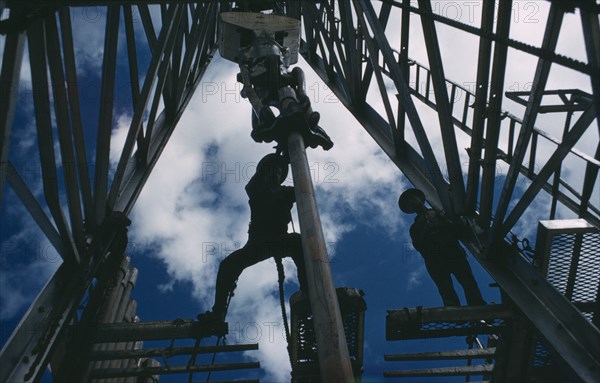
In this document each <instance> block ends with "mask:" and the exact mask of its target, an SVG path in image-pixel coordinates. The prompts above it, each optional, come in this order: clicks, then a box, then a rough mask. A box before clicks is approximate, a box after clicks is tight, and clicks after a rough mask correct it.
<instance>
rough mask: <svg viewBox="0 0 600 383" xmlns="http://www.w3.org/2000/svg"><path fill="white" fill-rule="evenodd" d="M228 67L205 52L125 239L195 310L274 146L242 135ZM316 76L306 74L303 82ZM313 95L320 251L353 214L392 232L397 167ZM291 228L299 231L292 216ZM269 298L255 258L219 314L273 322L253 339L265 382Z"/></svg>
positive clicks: (205, 299) (242, 225)
mask: <svg viewBox="0 0 600 383" xmlns="http://www.w3.org/2000/svg"><path fill="white" fill-rule="evenodd" d="M304 67H305V68H306V65H305V66H304ZM236 73H237V66H235V65H233V64H230V63H227V62H225V61H224V60H222V59H220V58H219V57H218V56H217V57H215V58H214V62H213V63H212V64H211V67H210V68H209V71H207V73H206V75H205V77H204V80H203V83H201V84H200V86H199V88H198V91H197V93H196V95H195V97H194V99H192V101H191V102H190V104H189V106H188V109H187V110H186V112H185V114H184V115H183V116H182V119H181V121H180V123H179V125H178V127H177V129H176V130H175V133H174V134H173V136H172V137H171V140H170V141H169V144H168V145H167V147H166V148H165V151H164V152H163V155H162V157H161V160H160V161H159V162H158V164H157V165H156V167H155V169H154V171H153V173H152V176H151V177H150V179H149V180H148V183H147V185H146V187H145V188H144V190H143V192H142V194H141V195H140V197H139V200H138V202H137V204H136V207H135V209H134V211H133V212H132V219H133V225H132V228H131V230H130V232H131V241H133V242H135V243H136V244H145V245H146V246H145V248H146V249H154V251H153V253H154V256H156V257H158V258H159V259H160V260H161V261H163V262H164V263H165V265H166V268H167V271H168V273H169V275H170V276H171V277H172V278H173V280H172V281H170V282H168V283H166V284H163V285H161V286H159V287H157V288H158V289H159V290H160V291H166V290H168V289H170V288H171V287H172V285H173V283H174V281H190V282H192V284H193V295H194V297H195V298H196V299H197V300H198V307H197V308H196V309H195V310H196V312H201V311H204V310H207V309H210V307H211V306H212V299H213V296H214V284H215V279H216V272H217V269H218V264H219V261H220V259H222V258H223V257H225V256H227V255H228V254H229V253H230V252H231V251H232V250H234V249H236V248H239V247H240V246H242V245H243V244H244V243H245V241H246V236H247V234H246V231H247V227H248V221H249V209H248V205H247V196H246V194H245V191H244V186H245V184H246V182H247V181H248V180H249V177H251V176H252V175H253V173H254V169H255V164H256V162H257V161H258V160H259V159H260V158H261V157H262V156H263V155H264V154H266V153H268V152H270V151H272V149H271V148H272V146H273V145H272V144H257V143H255V142H253V141H252V139H251V138H250V130H251V127H250V105H249V103H247V101H246V100H242V99H240V98H239V95H237V93H234V89H236V87H235V85H234V83H235V74H236ZM316 81H317V80H316V77H314V75H310V76H309V79H308V81H307V83H308V84H313V83H316ZM238 90H239V89H238ZM236 92H237V91H236ZM322 95H323V96H327V97H320V96H321V95H319V97H317V101H318V102H315V103H314V104H313V108H314V109H315V110H317V111H319V112H321V115H322V119H321V126H322V127H323V128H324V129H326V131H327V132H328V134H330V136H331V137H332V140H333V141H334V143H335V146H334V148H333V149H332V150H331V151H329V152H324V151H323V150H321V149H316V150H310V149H309V151H308V157H309V163H310V165H311V169H312V173H313V178H314V181H315V185H316V189H317V195H318V204H319V208H320V212H321V219H322V222H323V227H324V233H325V237H326V240H327V242H328V243H329V244H330V245H329V248H330V249H333V250H335V245H334V243H335V242H338V241H340V240H341V239H342V238H343V236H344V235H345V234H346V233H349V232H350V231H351V230H352V229H354V227H355V226H356V223H354V222H355V221H356V220H360V221H361V222H362V223H363V224H367V225H370V226H372V227H377V228H382V229H384V230H385V231H387V232H389V233H394V232H395V231H396V230H398V228H399V227H400V226H401V221H400V220H401V216H400V214H399V213H398V209H397V207H396V201H397V197H398V194H399V192H400V190H401V189H402V188H403V187H402V185H401V179H400V172H399V171H398V170H397V168H395V166H394V165H393V164H391V163H390V162H389V160H388V159H387V157H385V155H383V154H382V153H381V151H380V149H379V148H378V147H377V146H376V144H375V143H373V142H372V140H371V139H370V138H369V137H368V135H367V134H366V132H365V131H364V130H362V128H361V127H360V126H359V125H358V124H357V123H356V122H354V121H353V118H352V117H351V116H350V115H349V113H348V112H346V111H345V110H343V106H342V105H341V103H337V102H336V103H333V104H331V103H330V101H331V97H330V95H325V94H322ZM127 121H128V119H127V118H126V117H121V118H120V119H119V122H120V123H119V129H118V130H116V131H115V132H113V138H112V145H111V146H112V147H113V148H114V150H115V151H117V150H120V148H121V147H122V144H121V142H122V141H123V140H124V131H125V129H124V128H125V127H126V126H127V125H128V124H127V123H126V122H127ZM121 122H123V123H121ZM290 179H291V174H290ZM295 225H296V226H295V228H296V230H297V231H298V230H299V227H298V220H297V219H296V220H295ZM285 266H286V280H287V281H288V282H293V283H292V284H290V283H286V288H288V289H289V288H290V287H291V286H293V288H294V289H297V284H296V282H295V279H296V278H295V267H294V265H293V263H292V262H285ZM277 296H278V294H277V272H276V268H275V264H274V263H273V262H269V261H265V262H262V263H260V264H257V265H256V266H253V267H251V268H248V269H246V270H245V271H244V273H243V274H242V276H241V277H240V279H239V281H238V288H237V290H236V292H235V297H234V298H233V300H232V302H231V307H230V312H229V315H228V321H229V322H230V327H231V323H237V322H239V323H245V324H248V323H258V324H260V325H261V326H262V328H261V329H262V330H263V332H265V333H268V329H267V328H266V327H268V326H266V327H265V325H264V323H271V322H277V323H279V330H278V331H276V333H277V339H276V340H275V341H273V342H270V341H269V337H265V336H264V334H263V337H261V338H260V339H259V343H260V351H259V357H260V360H261V365H262V366H263V369H264V371H265V374H266V377H267V380H271V381H281V380H287V379H289V362H287V360H288V357H287V352H286V349H285V341H284V340H283V338H282V331H283V330H282V329H283V327H282V324H281V319H280V318H281V311H280V308H279V299H278V297H277ZM194 314H195V312H190V315H194Z"/></svg>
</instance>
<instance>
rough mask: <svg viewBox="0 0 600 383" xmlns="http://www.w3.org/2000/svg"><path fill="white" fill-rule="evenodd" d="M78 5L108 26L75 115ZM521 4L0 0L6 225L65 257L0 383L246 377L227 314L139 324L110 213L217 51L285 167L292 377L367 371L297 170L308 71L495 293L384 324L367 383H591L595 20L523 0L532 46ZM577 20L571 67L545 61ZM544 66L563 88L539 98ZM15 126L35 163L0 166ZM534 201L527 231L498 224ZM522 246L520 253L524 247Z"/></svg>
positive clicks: (555, 57) (595, 353)
mask: <svg viewBox="0 0 600 383" xmlns="http://www.w3.org/2000/svg"><path fill="white" fill-rule="evenodd" d="M469 3H473V2H469ZM538 3H539V4H538ZM446 6H447V4H446ZM90 7H93V9H94V10H95V11H98V10H101V12H103V15H104V16H103V17H104V19H105V20H104V21H103V22H104V29H103V34H102V38H103V40H102V44H101V45H102V47H99V49H100V50H101V52H100V54H99V55H97V58H98V57H99V58H101V63H96V64H98V68H99V69H98V73H96V74H95V76H96V77H97V78H98V79H99V84H100V85H99V86H98V89H97V95H95V96H94V97H95V98H94V100H93V101H94V102H93V103H91V102H83V97H85V89H84V88H85V84H82V83H81V76H82V72H83V71H84V70H83V69H82V68H81V65H82V64H81V62H80V61H78V60H79V57H78V54H79V53H80V52H81V49H82V47H80V46H78V45H77V42H78V41H79V42H81V41H80V40H78V39H76V38H75V35H74V33H75V32H74V28H73V22H74V14H75V13H77V12H79V13H81V12H82V11H83V12H86V10H89V9H92V8H90ZM518 7H519V4H518V1H512V0H501V1H500V2H498V3H495V2H492V1H482V2H481V3H477V4H476V6H474V7H470V8H468V9H469V12H474V13H473V20H471V18H470V19H469V22H463V21H462V20H457V19H456V18H453V17H451V16H449V14H448V12H446V11H447V9H446V11H444V9H445V8H444V4H437V3H435V2H431V1H428V0H417V1H411V0H397V1H392V0H382V1H373V2H371V1H367V0H352V1H350V0H326V1H231V2H230V1H216V0H214V1H211V0H204V1H197V2H185V1H158V0H157V1H144V2H142V1H133V0H132V1H126V0H125V1H117V0H44V1H42V0H39V1H38V0H30V1H20V0H4V1H0V36H1V40H0V44H2V67H1V69H0V92H1V93H0V97H1V99H2V102H0V129H1V137H2V141H1V143H0V149H1V153H0V155H1V158H0V160H1V162H0V164H1V169H0V201H1V202H2V206H3V209H4V211H3V213H2V218H3V220H4V219H5V217H8V216H9V215H8V213H7V212H6V210H7V208H5V207H6V206H7V204H8V202H7V201H10V203H12V202H13V201H18V202H19V203H20V204H22V206H23V207H24V210H26V211H27V213H28V214H29V216H30V218H31V219H32V222H35V224H36V226H37V228H38V229H39V231H41V232H42V233H43V234H44V236H45V237H46V239H47V241H48V242H49V243H50V245H51V246H52V248H53V249H54V250H55V251H56V253H57V254H58V255H59V256H60V260H61V262H62V263H61V265H60V266H59V267H58V268H57V270H56V272H55V273H54V274H53V275H52V277H51V278H50V279H49V281H48V282H47V283H46V285H45V286H44V287H43V288H42V290H41V291H40V292H39V294H37V297H36V298H35V299H34V300H33V302H32V303H31V305H30V307H29V309H28V310H27V311H26V312H25V314H24V315H23V317H22V319H21V320H20V322H19V323H18V324H17V325H16V326H15V328H14V329H13V330H12V333H11V335H10V336H9V337H8V338H7V339H6V340H5V342H4V345H3V346H2V350H1V352H0V383H4V382H10V383H12V382H40V381H47V380H48V379H51V380H53V381H56V382H73V381H82V382H83V381H92V382H156V381H159V379H160V377H162V376H166V375H177V376H184V377H185V378H182V379H186V378H187V381H188V382H192V381H194V379H195V377H197V376H200V375H202V376H203V377H204V378H205V379H206V381H210V380H211V379H212V377H213V376H217V377H218V376H219V375H218V374H219V373H220V372H222V371H230V372H231V371H235V372H238V371H240V372H239V375H237V376H238V377H246V376H249V375H247V371H251V370H256V369H259V368H260V361H259V360H256V359H252V358H254V356H255V355H256V352H255V351H256V350H257V349H258V344H256V343H248V344H228V343H227V341H226V339H227V338H226V335H227V333H228V331H229V329H228V324H227V323H226V322H209V321H202V320H197V319H185V318H183V319H182V318H172V319H171V320H167V321H145V320H144V318H140V317H138V307H137V302H136V300H135V299H134V297H135V294H134V293H133V289H134V286H135V285H136V283H137V279H138V271H137V269H136V268H135V267H134V266H133V264H135V263H136V259H130V257H129V256H128V255H127V245H128V240H127V238H128V226H130V224H131V221H130V220H129V218H128V217H129V215H130V213H131V211H132V209H133V208H134V206H135V204H136V201H137V199H138V196H139V195H140V192H141V191H142V189H143V187H144V185H145V184H146V182H147V180H148V178H149V177H150V174H151V173H152V171H153V169H154V167H155V165H156V163H157V161H158V160H159V158H160V156H161V154H162V152H163V149H164V148H165V146H166V145H167V143H168V141H169V138H170V137H171V135H172V134H173V132H174V129H175V127H176V126H177V124H178V122H179V121H180V119H181V117H182V115H183V114H184V112H185V110H186V108H187V107H188V104H189V103H190V101H191V99H192V97H193V95H194V94H195V93H196V92H197V91H198V86H199V84H201V82H202V80H203V76H204V74H205V72H206V69H207V67H208V66H209V64H210V63H211V61H212V60H213V57H214V55H216V54H217V52H218V53H219V54H220V56H221V57H222V58H224V59H227V60H230V61H233V62H235V63H236V64H237V65H238V66H239V71H240V72H239V74H238V77H237V81H238V82H239V83H241V85H242V87H243V88H242V91H241V95H242V97H243V98H245V99H246V100H247V102H248V104H249V105H250V106H251V107H252V111H253V113H252V118H251V121H250V122H251V126H252V130H251V132H249V134H248V136H250V137H248V136H246V138H244V139H248V140H249V138H252V139H253V140H254V141H255V142H256V143H263V145H264V143H271V142H274V143H276V145H277V146H276V153H277V155H278V156H281V157H282V158H285V159H286V161H288V162H289V164H290V165H291V169H292V175H293V180H294V193H295V201H296V205H297V209H298V217H299V221H300V229H301V230H300V231H301V240H302V249H303V257H304V263H305V266H306V274H307V276H306V277H307V282H308V283H307V285H308V288H307V290H306V291H302V292H298V293H296V294H294V295H293V296H292V297H291V299H290V308H291V311H290V320H291V326H290V331H289V338H288V342H289V344H288V351H289V356H290V362H291V367H292V374H291V381H293V382H329V381H336V382H337V381H340V382H342V381H343V382H360V381H361V379H362V375H363V374H364V373H366V372H368V371H365V370H364V367H365V364H366V363H367V362H368V361H367V360H365V357H364V352H363V344H364V341H365V337H366V334H365V331H364V325H365V321H366V316H365V311H366V309H367V303H366V301H365V299H364V298H363V295H364V293H363V292H362V291H361V290H360V288H362V286H353V287H352V288H339V287H338V288H337V289H336V287H335V286H334V283H333V278H332V272H331V269H330V265H329V262H327V257H328V254H327V248H326V246H325V241H324V235H323V230H322V228H321V221H320V215H319V209H318V208H317V197H316V193H315V189H314V185H313V180H312V179H311V174H310V173H311V171H310V168H309V166H308V163H309V162H308V157H309V156H310V152H311V150H329V149H330V148H331V147H332V145H333V142H332V141H331V139H330V138H329V136H328V135H327V133H326V130H325V129H326V128H327V127H324V128H325V129H324V128H323V127H321V126H320V125H319V121H320V115H319V113H318V111H314V110H313V109H312V106H311V99H310V97H309V94H308V93H307V89H306V79H305V74H304V71H303V69H301V68H300V66H299V65H298V66H295V67H293V66H294V65H295V64H297V63H298V62H299V60H304V62H305V63H307V64H308V66H310V68H311V69H312V70H314V72H315V73H316V74H317V75H318V76H319V77H320V78H321V79H322V80H323V81H324V82H325V83H326V84H327V86H328V87H329V88H330V89H331V91H332V92H333V93H334V94H335V96H336V97H337V99H339V101H340V103H341V105H343V107H345V108H346V109H347V110H348V111H349V112H350V113H351V114H352V116H353V117H354V119H355V120H356V121H357V122H358V124H359V125H361V126H362V127H363V128H364V129H365V131H366V132H367V133H368V134H369V135H370V136H371V138H372V139H373V140H374V141H375V142H376V143H377V144H378V145H379V147H380V148H381V150H382V151H383V152H384V153H385V154H386V155H387V157H389V160H390V162H391V163H393V164H394V165H395V166H396V167H397V168H398V169H399V171H400V172H401V173H402V174H403V175H404V176H405V177H406V179H407V180H408V181H409V183H410V184H412V186H414V187H415V188H418V189H419V190H420V192H421V193H422V195H423V201H422V202H423V203H424V202H425V201H426V202H427V203H428V205H429V206H431V207H432V208H433V209H435V210H436V211H443V212H444V214H445V216H447V217H448V219H449V220H452V222H459V223H460V225H461V227H462V228H463V229H464V233H463V234H464V235H463V236H462V237H461V243H462V246H464V247H465V248H466V249H467V250H468V251H469V253H471V254H472V255H473V256H474V257H475V258H476V260H477V261H478V262H479V264H480V265H481V266H483V268H484V269H485V270H486V271H487V273H489V276H490V277H491V278H492V279H493V280H494V287H496V288H498V291H499V292H500V297H501V299H500V301H499V302H497V303H491V304H486V305H483V304H482V305H469V306H452V305H447V306H444V307H422V306H418V307H395V308H392V309H390V310H388V312H387V317H386V318H385V323H386V328H385V339H386V340H387V341H390V342H393V345H394V347H397V348H398V349H399V350H401V351H399V352H394V353H386V354H385V355H380V360H381V361H383V360H385V362H386V363H385V366H386V371H383V372H382V373H381V377H385V378H390V379H396V380H394V381H397V379H403V378H416V377H421V378H423V379H424V380H423V381H427V382H430V381H434V380H433V379H435V378H448V379H450V378H449V377H456V376H459V377H464V380H465V381H466V382H472V381H474V380H472V379H476V378H477V379H479V380H480V381H481V382H493V383H505V382H506V383H524V382H529V383H538V382H539V383H541V382H544V383H548V382H551V383H555V382H556V383H562V382H585V383H598V382H600V330H599V328H600V300H599V297H600V250H599V249H600V210H599V209H600V203H598V201H599V199H598V198H599V193H600V188H599V185H600V183H599V182H598V171H599V169H600V144H599V137H598V134H597V131H598V129H600V112H599V111H600V22H599V14H600V7H599V6H598V3H597V1H593V0H580V1H572V2H568V3H567V2H564V1H561V0H551V1H546V2H536V7H541V8H540V9H539V10H538V11H539V13H536V14H535V15H536V17H539V19H536V20H538V23H537V24H536V25H535V26H533V25H532V26H531V31H533V30H534V29H535V30H536V31H538V32H539V35H540V36H541V43H539V44H537V45H531V44H528V43H525V42H523V41H522V40H519V38H520V37H519V34H518V33H516V34H515V33H511V32H512V31H513V29H518V28H517V27H518V25H515V24H517V21H516V19H518V16H516V15H515V9H516V8H518ZM536 9H537V8H536ZM542 10H543V11H542ZM529 16H531V15H529ZM526 18H527V17H526ZM573 25H576V26H577V27H578V28H579V27H580V29H581V31H582V34H583V39H580V40H578V43H579V44H580V45H581V47H582V49H581V50H582V52H583V53H582V57H580V58H578V59H575V58H572V57H569V56H566V55H563V54H560V53H557V52H558V51H559V49H558V46H559V39H560V37H561V35H564V34H566V33H569V32H570V30H569V29H570V28H572V26H573ZM441 31H444V32H445V33H448V34H449V35H452V36H463V37H465V41H470V42H471V43H472V42H474V41H476V42H477V43H476V45H477V49H476V50H475V51H476V52H477V53H476V57H477V62H476V63H472V62H471V63H465V64H464V65H465V67H467V68H469V69H473V70H472V72H474V73H475V76H474V77H475V81H474V83H473V84H474V85H475V86H472V87H469V86H466V82H463V83H459V82H457V81H452V80H450V79H449V78H448V77H446V74H448V73H450V72H452V68H451V66H450V65H449V64H447V62H448V61H449V60H447V57H446V56H447V51H446V48H447V47H445V46H444V45H443V41H446V39H444V36H442V32H441ZM392 35H393V37H392ZM397 37H398V38H397ZM465 44H466V43H465ZM409 48H410V49H409ZM443 52H445V53H446V55H443V54H442V53H443ZM413 54H415V55H416V58H413V57H412V55H413ZM513 54H514V55H516V56H518V57H527V60H528V61H527V62H528V63H531V66H532V68H534V69H533V70H532V73H533V77H532V78H530V79H529V80H530V82H529V83H528V84H529V86H528V87H527V89H517V90H515V89H514V88H513V87H512V86H511V85H510V84H509V83H508V81H511V75H512V74H513V71H515V65H514V57H513V56H511V55H513ZM442 56H444V57H442ZM511 57H513V61H510V60H511ZM292 67H293V68H292ZM555 68H560V71H561V73H563V72H564V73H569V74H570V75H571V76H572V78H574V79H576V80H573V81H574V82H576V85H573V86H570V87H569V86H557V84H564V82H560V81H552V80H553V77H552V76H553V73H552V72H551V70H554V69H555ZM25 72H27V73H30V76H24V75H23V73H25ZM453 73H456V70H454V72H453ZM569 78H571V77H569ZM123 79H127V80H126V81H124V80H123ZM232 81H233V79H232ZM24 82H28V83H30V86H31V92H22V91H20V89H21V88H20V87H21V86H22V84H23V83H24ZM123 83H126V84H127V87H126V89H120V88H119V87H120V84H123ZM117 88H119V89H117ZM119 91H123V92H125V93H126V95H127V97H129V98H131V102H130V103H122V102H120V100H119V95H118V93H119ZM121 96H122V95H121ZM86 101H89V100H86ZM88 104H93V107H90V106H89V105H88ZM507 105H510V106H507ZM519 108H520V109H519ZM92 109H93V110H92ZM124 109H127V113H128V114H129V115H130V116H131V120H130V121H128V122H127V124H128V125H129V126H128V128H127V129H126V137H124V140H123V143H122V148H120V149H119V151H118V153H117V155H116V157H115V156H114V153H112V154H111V148H112V147H113V146H111V140H113V137H112V133H113V130H114V128H115V126H116V124H117V122H116V121H115V120H116V116H117V115H118V114H120V113H122V112H123V110H124ZM274 110H277V113H274ZM517 110H519V111H521V112H517ZM24 111H25V112H24ZM23 113H29V114H30V115H31V116H29V117H30V118H31V121H32V124H31V125H32V126H33V128H32V134H33V136H35V140H34V141H35V144H36V145H37V154H36V155H35V157H33V158H31V159H30V161H29V162H30V163H34V165H31V164H28V165H27V166H34V167H35V171H31V169H32V168H31V167H25V168H24V167H23V165H22V164H21V163H20V162H19V161H20V160H22V159H19V155H20V153H19V148H22V147H24V146H26V142H24V141H26V139H27V135H24V134H22V132H23V131H24V130H25V127H24V126H23V124H22V123H21V121H20V119H22V115H23ZM90 116H91V117H90ZM90 119H96V121H95V122H94V121H90ZM563 121H564V122H563ZM93 124H96V125H94V126H97V129H96V130H93V133H94V134H90V130H89V129H86V128H85V127H86V126H89V125H93ZM546 124H548V125H549V126H546ZM349 134H350V133H349ZM438 138H439V140H438ZM438 141H439V142H438ZM249 142H250V141H249ZM463 143H465V145H466V146H468V147H467V148H466V150H465V151H464V152H463V150H462V148H461V145H463ZM590 148H591V149H590ZM465 153H466V154H465ZM113 157H115V158H116V160H114V159H113ZM465 161H466V162H465ZM286 166H287V165H286ZM500 167H503V168H506V169H507V170H506V173H504V174H499V171H498V169H499V168H500ZM442 169H445V172H444V171H442ZM519 181H525V182H521V183H520V184H519V185H517V184H518V183H519ZM33 185H35V186H33ZM523 185H525V186H523ZM399 186H400V185H399ZM7 190H10V192H7ZM541 196H544V198H546V197H547V199H544V200H543V201H546V202H548V203H547V204H546V203H544V205H547V206H544V207H543V209H545V210H544V211H543V212H539V214H537V215H536V217H537V218H536V219H535V224H537V225H538V226H537V228H536V229H534V228H531V227H530V228H529V229H528V230H529V231H528V232H527V233H525V234H523V233H519V232H516V228H517V227H519V226H518V223H521V222H522V220H523V217H524V216H525V215H526V212H527V211H528V209H529V208H531V207H532V205H534V204H535V203H536V201H538V202H539V199H540V198H542V197H541ZM536 208H537V207H536ZM543 209H541V208H540V210H543ZM542 216H543V218H539V217H542ZM3 223H4V222H3ZM133 224H135V223H133ZM8 226H9V225H8V222H7V227H8ZM529 226H531V225H529ZM520 227H522V225H521V226H520ZM532 233H534V234H533V235H534V236H535V243H529V241H528V240H527V239H526V238H524V237H525V236H530V238H531V236H532ZM3 240H4V238H3ZM3 249H4V247H3ZM3 257H4V256H3ZM1 272H3V271H2V270H0V273H1ZM140 278H143V276H140ZM283 299H284V298H283V296H282V306H283V313H284V320H285V312H286V311H285V303H284V302H283ZM193 314H195V313H190V315H193ZM286 324H287V321H286ZM382 336H383V334H382ZM432 339H435V341H432ZM443 339H445V340H443ZM448 345H453V346H452V347H454V348H451V349H449V348H447V347H448ZM242 353H243V354H242ZM248 355H251V356H250V357H248ZM217 357H218V360H217ZM249 358H250V359H249ZM251 359H252V360H251ZM249 360H251V361H249ZM213 374H214V375H213ZM227 376H231V375H227ZM429 379H432V380H429ZM451 379H455V378H451ZM213 380H214V379H213ZM245 381H257V380H245ZM390 381H391V380H390Z"/></svg>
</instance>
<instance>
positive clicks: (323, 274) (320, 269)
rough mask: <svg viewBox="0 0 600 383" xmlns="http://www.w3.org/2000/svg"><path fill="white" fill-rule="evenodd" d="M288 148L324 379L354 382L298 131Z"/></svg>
mask: <svg viewBox="0 0 600 383" xmlns="http://www.w3.org/2000/svg"><path fill="white" fill-rule="evenodd" d="M288 150H289V155H290V163H291V165H292V175H293V178H294V188H295V193H296V205H297V207H298V217H299V219H300V235H301V236H302V250H303V253H304V263H305V267H306V276H307V279H308V293H309V297H310V307H311V309H312V314H313V324H314V327H315V334H316V338H317V348H318V354H319V368H320V371H321V380H322V381H323V382H354V376H353V374H352V367H351V365H350V357H349V355H348V347H347V345H346V337H345V335H344V327H343V324H342V316H341V314H340V308H339V305H338V300H337V296H336V293H335V288H334V285H333V279H332V277H331V270H330V268H329V260H328V258H327V250H326V247H325V238H324V236H323V229H322V228H321V219H320V218H319V211H318V209H317V202H316V198H315V190H314V187H313V183H312V178H311V176H310V169H309V167H308V160H307V158H306V151H305V149H304V139H303V138H302V135H301V134H300V133H299V132H297V131H293V132H292V133H290V135H289V137H288Z"/></svg>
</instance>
